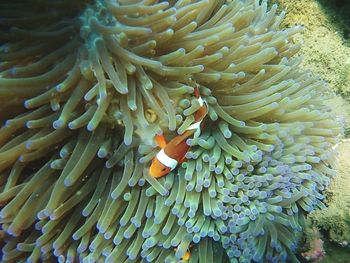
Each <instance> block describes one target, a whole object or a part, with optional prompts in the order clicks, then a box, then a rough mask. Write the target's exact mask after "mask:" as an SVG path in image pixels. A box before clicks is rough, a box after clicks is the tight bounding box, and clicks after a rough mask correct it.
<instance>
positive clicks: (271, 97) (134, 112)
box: [0, 0, 341, 263]
mask: <svg viewBox="0 0 350 263" xmlns="http://www.w3.org/2000/svg"><path fill="white" fill-rule="evenodd" d="M276 10H277V6H276V5H273V6H272V7H271V9H270V10H268V9H267V3H266V1H262V3H259V1H255V0H247V1H239V0H233V1H229V0H228V1H222V0H220V1H216V0H215V1H214V0H202V1H192V0H180V1H168V2H167V1H155V0H143V1H138V0H119V1H114V0H105V1H102V0H101V1H98V0H96V1H82V0H81V1H74V2H73V1H68V0H57V1H50V3H47V2H46V1H41V0H32V1H20V0H17V1H16V0H14V1H11V3H8V4H6V3H1V4H0V15H1V19H0V30H1V31H0V32H1V34H0V38H1V41H2V42H4V43H5V44H4V45H2V47H1V51H0V60H1V63H0V74H1V78H0V100H1V102H3V103H2V104H1V105H0V112H1V113H0V119H1V120H3V121H4V125H3V127H2V128H1V129H0V145H1V148H0V173H1V174H0V178H1V180H0V185H1V188H0V207H1V212H0V223H1V226H2V229H3V230H4V231H5V232H6V237H5V242H6V244H5V245H4V247H3V249H2V251H3V253H4V258H3V261H4V262H13V261H15V260H17V261H21V260H24V259H27V260H28V261H29V262H36V261H39V259H40V258H41V259H42V260H43V261H46V260H47V261H49V260H52V258H54V257H57V258H58V261H59V262H73V261H74V260H75V259H77V258H79V259H80V260H81V261H83V262H174V261H175V262H177V261H180V259H181V258H182V257H183V256H184V255H185V254H186V253H187V252H188V251H189V252H190V254H191V256H190V259H189V261H190V262H201V263H202V262H226V261H228V260H229V261H231V262H251V261H255V262H266V261H269V262H270V261H271V262H281V261H286V260H287V258H288V257H289V258H290V259H292V260H296V259H295V256H294V254H293V252H294V250H295V249H296V247H297V245H298V233H300V231H301V230H302V227H303V221H304V217H305V215H306V214H307V213H309V212H311V211H313V210H314V209H315V208H317V207H321V208H322V207H323V206H324V205H323V194H322V191H323V190H324V189H325V187H326V186H327V185H328V184H329V181H330V178H331V177H332V176H333V175H334V174H335V171H334V170H333V169H332V167H333V166H334V163H333V159H332V154H333V151H332V148H331V146H332V144H334V143H335V142H336V141H337V139H336V136H337V135H338V134H339V132H340V130H341V129H340V127H339V125H338V123H337V121H336V120H335V119H334V116H333V115H332V113H331V112H330V110H329V108H328V107H327V106H325V104H324V101H325V100H327V99H328V98H329V97H330V95H331V94H330V93H329V92H328V88H327V86H326V85H325V83H324V82H323V81H320V80H318V79H317V78H316V77H314V76H313V75H312V74H311V73H310V72H308V71H305V70H300V69H299V64H300V59H299V58H297V57H294V55H295V54H296V53H297V51H298V50H299V48H300V45H298V44H295V43H293V41H292V37H293V35H294V34H295V33H297V32H300V30H302V28H301V27H293V28H289V29H281V28H280V23H281V22H282V20H283V17H284V13H282V14H280V15H278V14H276ZM197 86H198V87H199V89H200V92H201V94H202V96H203V98H204V99H205V100H206V101H207V102H208V105H209V113H208V116H207V117H206V119H205V128H204V130H203V132H202V134H201V135H200V136H199V137H196V138H193V139H190V140H188V144H189V145H191V147H192V148H191V150H190V151H189V152H188V153H187V154H186V157H187V159H188V160H187V161H186V162H184V163H183V164H182V165H181V166H180V167H178V168H177V169H175V170H174V171H173V172H171V173H170V174H169V175H167V176H165V177H163V178H161V179H159V180H156V179H155V178H152V177H150V176H149V174H148V166H149V162H150V160H151V159H152V158H153V157H154V156H155V154H156V152H157V151H158V150H159V149H158V148H157V146H156V145H155V143H154V142H153V137H154V135H155V134H157V133H161V132H164V133H165V135H166V136H167V137H169V138H172V137H174V136H176V134H177V133H182V132H183V131H184V130H185V129H186V128H187V127H189V126H190V125H191V123H192V121H193V113H194V112H195V111H196V110H197V109H198V108H199V104H198V102H197V100H196V99H194V97H193V90H194V88H195V87H197ZM183 261H185V260H183Z"/></svg>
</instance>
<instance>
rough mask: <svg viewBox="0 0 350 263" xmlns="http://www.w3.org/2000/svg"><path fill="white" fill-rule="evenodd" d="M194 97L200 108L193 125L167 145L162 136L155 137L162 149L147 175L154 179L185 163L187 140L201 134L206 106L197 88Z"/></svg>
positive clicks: (187, 147) (206, 110)
mask: <svg viewBox="0 0 350 263" xmlns="http://www.w3.org/2000/svg"><path fill="white" fill-rule="evenodd" d="M194 95H195V97H196V98H197V99H198V102H199V105H200V108H199V109H198V110H197V111H196V113H195V115H194V123H193V124H192V125H191V126H189V127H188V128H187V129H186V130H185V132H184V133H182V134H180V135H178V136H176V137H175V138H173V139H172V140H170V142H169V143H166V141H165V138H164V136H163V135H157V136H156V141H157V143H158V145H159V146H160V148H162V149H161V150H160V151H159V152H158V154H157V155H156V157H155V158H154V159H153V160H152V164H151V167H150V169H149V173H150V175H151V176H153V177H155V178H159V177H162V176H164V175H167V174H168V173H169V172H170V171H172V170H174V169H175V168H176V167H177V165H178V164H180V163H182V162H184V161H185V159H186V158H185V154H186V153H187V152H188V150H189V149H190V146H189V145H188V144H187V143H186V141H187V139H188V138H190V137H192V136H199V135H200V132H201V124H202V121H203V119H204V118H205V116H206V115H207V112H208V105H207V103H206V101H205V100H203V99H202V97H201V96H200V94H199V90H198V88H195V90H194Z"/></svg>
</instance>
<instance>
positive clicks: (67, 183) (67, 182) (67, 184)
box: [64, 178, 73, 187]
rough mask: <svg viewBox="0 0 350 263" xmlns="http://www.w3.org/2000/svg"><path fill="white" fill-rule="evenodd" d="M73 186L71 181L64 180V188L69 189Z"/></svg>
mask: <svg viewBox="0 0 350 263" xmlns="http://www.w3.org/2000/svg"><path fill="white" fill-rule="evenodd" d="M72 185H73V181H72V180H71V179H69V178H66V179H64V186H66V187H69V186H72Z"/></svg>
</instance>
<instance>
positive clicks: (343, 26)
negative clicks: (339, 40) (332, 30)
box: [318, 0, 350, 44]
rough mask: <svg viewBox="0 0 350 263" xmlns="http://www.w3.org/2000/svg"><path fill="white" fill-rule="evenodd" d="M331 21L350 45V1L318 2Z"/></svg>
mask: <svg viewBox="0 0 350 263" xmlns="http://www.w3.org/2000/svg"><path fill="white" fill-rule="evenodd" d="M318 2H319V3H320V4H321V6H322V7H323V8H324V11H325V13H326V14H327V15H328V16H329V18H330V20H331V21H332V22H333V23H334V24H335V25H336V27H338V28H339V30H340V33H342V36H343V38H344V40H345V41H346V42H347V44H350V0H318Z"/></svg>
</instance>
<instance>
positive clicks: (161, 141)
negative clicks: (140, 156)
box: [155, 134, 167, 149]
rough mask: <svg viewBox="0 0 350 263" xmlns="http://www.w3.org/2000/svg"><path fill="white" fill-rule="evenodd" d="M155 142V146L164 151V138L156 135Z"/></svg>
mask: <svg viewBox="0 0 350 263" xmlns="http://www.w3.org/2000/svg"><path fill="white" fill-rule="evenodd" d="M155 140H156V142H157V144H158V145H159V147H160V148H162V149H164V148H165V146H166V145H167V143H166V140H165V137H164V135H163V134H161V135H158V134H157V135H156V137H155Z"/></svg>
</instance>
